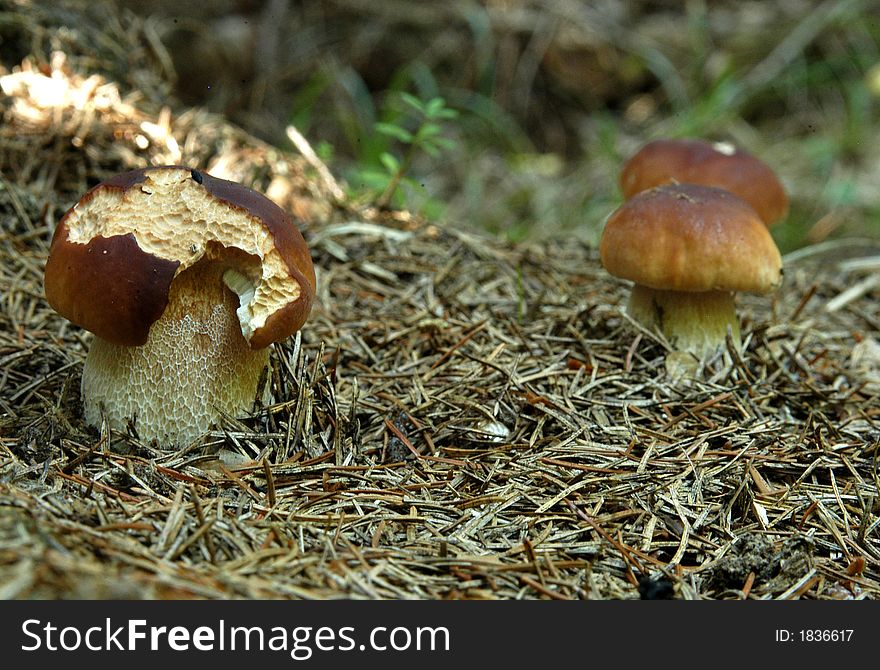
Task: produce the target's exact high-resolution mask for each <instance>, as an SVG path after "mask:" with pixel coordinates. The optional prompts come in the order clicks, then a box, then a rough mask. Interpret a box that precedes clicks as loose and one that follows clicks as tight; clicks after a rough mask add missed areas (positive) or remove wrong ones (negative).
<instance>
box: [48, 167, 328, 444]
mask: <svg viewBox="0 0 880 670" xmlns="http://www.w3.org/2000/svg"><path fill="white" fill-rule="evenodd" d="M45 291H46V297H47V299H48V301H49V304H50V305H52V307H53V308H54V309H55V310H56V311H57V312H58V313H60V314H61V315H62V316H64V317H66V318H67V319H69V320H70V321H72V322H73V323H75V324H77V325H78V326H81V327H82V328H85V329H86V330H89V331H91V332H92V333H94V334H95V338H94V340H93V342H92V345H91V348H90V349H89V353H88V356H87V358H86V362H85V367H84V368H83V375H82V397H83V410H84V414H85V418H86V420H87V422H88V423H89V424H91V425H93V426H98V427H99V426H100V425H101V421H102V415H103V416H106V418H107V420H108V422H109V425H110V426H111V427H113V428H115V429H117V430H123V429H124V428H125V427H126V425H127V424H128V423H129V422H132V421H133V422H134V425H135V429H136V430H137V433H138V435H139V436H140V437H141V438H143V439H147V440H150V439H153V438H155V439H156V440H157V441H158V442H159V443H160V444H162V445H171V444H181V443H186V442H189V441H191V440H193V439H194V438H196V437H198V436H199V435H200V434H201V433H203V432H204V431H205V430H207V429H209V428H210V427H211V425H213V424H216V423H217V421H218V420H219V419H220V418H221V416H223V415H239V414H242V413H245V412H247V411H248V410H249V409H251V408H252V406H253V403H254V402H255V400H257V399H258V398H259V397H260V396H261V388H262V387H261V380H262V381H263V382H265V371H266V367H267V364H268V360H269V348H268V347H269V345H270V344H271V343H273V342H276V341H279V340H282V339H284V338H286V337H288V336H289V335H291V334H292V333H294V332H295V331H297V330H299V328H300V327H301V326H302V325H303V323H304V322H305V320H306V318H307V317H308V314H309V310H310V309H311V305H312V301H313V299H314V295H315V271H314V267H313V265H312V259H311V256H310V255H309V250H308V248H307V247H306V243H305V240H304V239H303V237H302V235H301V234H300V232H299V230H298V229H297V228H296V226H295V225H294V224H293V222H292V221H291V219H290V217H288V215H287V214H286V213H285V212H284V211H283V210H282V209H281V208H280V207H278V206H277V205H276V204H275V203H273V202H272V201H271V200H269V199H268V198H266V197H265V196H263V195H261V194H259V193H257V192H255V191H252V190H251V189H249V188H246V187H244V186H242V185H240V184H237V183H234V182H230V181H225V180H222V179H217V178H215V177H212V176H210V175H208V174H206V173H204V172H199V171H197V170H190V169H189V168H185V167H181V166H164V167H151V168H145V169H141V170H135V171H132V172H126V173H124V174H120V175H118V176H115V177H113V178H111V179H108V180H107V181H105V182H103V183H101V184H99V185H97V186H95V187H94V188H92V189H91V190H90V191H88V192H87V193H86V194H85V195H84V196H83V197H82V198H81V199H80V201H79V202H77V203H76V204H75V205H74V206H73V207H72V208H71V209H70V210H68V211H67V213H66V214H65V215H64V216H63V217H62V219H61V221H60V222H59V223H58V227H57V229H56V230H55V235H54V237H53V239H52V245H51V248H50V251H49V258H48V261H47V263H46V271H45ZM262 399H265V397H263V398H262Z"/></svg>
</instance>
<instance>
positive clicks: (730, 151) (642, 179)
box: [620, 139, 788, 226]
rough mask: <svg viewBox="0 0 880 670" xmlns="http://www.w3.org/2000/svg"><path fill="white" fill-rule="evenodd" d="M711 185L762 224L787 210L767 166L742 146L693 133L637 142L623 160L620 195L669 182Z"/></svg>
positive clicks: (783, 195)
mask: <svg viewBox="0 0 880 670" xmlns="http://www.w3.org/2000/svg"><path fill="white" fill-rule="evenodd" d="M675 182H678V183H687V184H702V185H703V186H715V187H718V188H723V189H725V190H726V191H730V192H731V193H733V194H735V195H738V196H739V197H740V198H742V199H743V200H745V201H746V202H747V203H749V204H750V205H751V206H752V207H753V208H754V209H755V211H756V212H758V215H759V216H760V217H761V219H762V220H763V221H764V223H765V224H766V225H768V226H769V225H771V224H773V223H775V222H777V221H780V220H781V219H784V218H785V217H786V215H787V214H788V196H787V195H786V193H785V188H784V187H783V185H782V183H781V182H780V181H779V178H778V177H777V176H776V174H775V173H774V172H773V170H772V169H771V168H770V167H769V166H768V165H767V164H766V163H764V162H762V161H760V160H759V159H757V158H755V157H754V156H752V155H751V154H748V153H746V152H745V151H740V150H737V149H735V148H734V147H733V146H731V145H728V144H724V143H713V142H707V141H705V140H698V139H676V140H657V141H655V142H650V143H648V144H646V145H645V146H643V147H642V148H641V149H640V150H639V151H638V152H637V153H636V154H635V155H634V156H633V157H632V158H630V159H629V160H628V161H627V162H626V164H625V165H624V166H623V170H622V171H621V173H620V187H621V190H622V191H623V195H624V197H625V198H630V197H632V196H633V195H635V194H636V193H639V192H640V191H645V190H647V189H649V188H653V187H654V186H661V185H663V184H670V183H675Z"/></svg>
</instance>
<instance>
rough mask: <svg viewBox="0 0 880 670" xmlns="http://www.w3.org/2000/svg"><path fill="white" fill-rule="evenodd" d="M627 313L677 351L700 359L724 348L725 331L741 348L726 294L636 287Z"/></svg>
mask: <svg viewBox="0 0 880 670" xmlns="http://www.w3.org/2000/svg"><path fill="white" fill-rule="evenodd" d="M627 312H628V313H629V315H630V316H632V317H633V319H635V320H636V321H638V322H639V323H641V324H642V325H644V326H646V327H647V328H649V329H654V328H656V329H658V330H659V331H660V332H661V333H663V335H664V336H665V337H666V339H667V340H668V341H669V343H670V344H671V345H672V346H673V347H674V348H675V349H676V350H677V351H686V352H689V353H692V354H694V355H696V356H697V357H702V356H705V355H708V354H711V353H713V352H714V351H716V350H718V349H723V348H724V347H725V346H726V342H727V330H728V328H729V329H730V330H731V333H732V336H733V342H734V344H735V345H736V346H737V347H738V346H739V345H740V331H739V321H738V319H737V317H736V309H735V305H734V301H733V293H730V292H728V291H699V292H690V291H661V290H658V289H652V288H648V287H647V286H641V285H639V284H636V285H635V286H633V290H632V293H631V294H630V298H629V304H628V305H627Z"/></svg>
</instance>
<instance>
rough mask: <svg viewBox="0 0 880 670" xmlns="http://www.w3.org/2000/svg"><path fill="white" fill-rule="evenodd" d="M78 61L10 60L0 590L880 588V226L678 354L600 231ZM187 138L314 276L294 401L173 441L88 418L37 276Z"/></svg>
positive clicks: (577, 594) (1, 303) (798, 259)
mask: <svg viewBox="0 0 880 670" xmlns="http://www.w3.org/2000/svg"><path fill="white" fill-rule="evenodd" d="M86 65H87V64H84V63H83V62H82V61H80V60H76V59H74V58H67V57H65V56H64V55H62V54H60V53H59V54H56V55H55V56H53V58H52V60H51V62H49V63H46V64H44V66H43V67H34V66H28V65H25V66H22V67H18V68H16V71H14V72H13V71H10V70H7V71H5V72H4V73H3V74H2V76H0V87H2V91H3V96H2V98H0V113H2V116H3V124H2V126H0V175H2V178H0V256H2V258H0V413H2V414H0V598H86V599H94V598H334V597H346V598H422V599H446V598H490V599H532V598H552V599H582V598H583V599H609V598H638V597H640V595H641V596H642V597H666V596H674V597H679V598H689V599H701V598H702V599H738V598H753V599H754V598H758V599H775V598H809V599H861V598H876V597H878V596H880V495H878V462H877V461H878V450H880V430H878V420H880V403H878V397H880V343H878V340H880V300H878V280H877V277H878V266H880V260H878V258H880V249H878V248H877V247H873V248H872V247H870V246H869V245H866V244H865V243H864V241H860V240H853V241H847V240H845V239H844V240H835V241H834V242H832V243H827V244H824V245H819V246H815V247H807V248H804V249H801V250H799V251H797V252H794V253H791V254H789V255H787V256H786V257H785V282H784V284H783V286H782V287H781V289H780V290H779V291H778V292H777V293H775V294H774V295H772V296H749V295H740V296H738V298H737V302H738V310H739V314H740V317H741V322H742V330H743V340H744V345H743V348H742V351H741V352H739V351H737V350H736V349H733V348H731V350H730V351H728V352H723V353H722V354H720V355H718V356H716V357H715V358H713V359H710V360H707V361H703V362H702V363H701V364H699V365H695V366H692V368H691V369H690V371H689V373H688V374H687V375H685V376H684V377H681V376H673V375H670V373H669V372H667V358H668V354H669V353H670V348H669V345H668V343H666V342H665V341H663V338H662V337H660V336H658V335H657V334H655V333H651V332H648V331H646V330H645V329H643V328H640V327H639V326H638V325H637V324H635V323H633V322H632V321H631V320H630V319H628V318H627V316H626V314H625V309H624V306H625V304H626V300H627V295H628V291H629V287H628V285H627V284H626V283H625V282H622V281H619V280H617V279H615V278H613V277H610V276H609V275H608V274H607V273H606V272H605V271H604V270H603V269H602V267H601V265H600V264H599V262H598V258H597V255H596V253H595V251H594V250H592V249H590V248H588V247H587V246H586V245H584V244H582V243H580V242H577V241H572V240H570V239H548V240H541V241H539V242H525V243H522V244H518V245H513V244H507V243H502V242H498V241H495V240H492V239H489V238H487V237H483V236H480V235H477V234H470V233H465V232H461V231H459V230H453V229H446V228H445V227H442V226H439V225H437V224H433V223H430V222H427V221H424V220H421V219H420V218H419V217H415V216H413V215H410V214H408V213H406V212H395V211H390V212H389V211H376V210H373V209H370V208H357V207H354V206H352V205H350V204H349V203H347V202H346V201H345V199H344V196H342V194H341V193H340V192H339V191H338V187H337V186H336V185H335V182H334V181H333V178H332V177H330V176H329V174H328V173H326V172H324V170H323V166H322V164H321V163H320V162H319V161H318V160H317V158H315V157H308V158H304V157H303V156H300V155H296V154H290V153H285V152H283V151H280V150H278V149H275V148H273V147H270V146H268V145H267V144H265V143H263V142H261V141H259V140H257V139H255V138H253V137H250V136H249V135H247V134H246V133H245V132H243V131H241V130H240V129H238V128H236V127H234V126H231V125H229V124H228V123H227V122H226V121H225V120H223V119H222V118H221V117H219V116H215V115H212V114H209V113H207V112H204V111H202V110H199V109H196V108H193V109H186V110H173V111H172V110H168V109H167V108H166V109H165V110H161V111H159V112H155V111H154V110H152V109H149V108H148V106H146V105H142V104H141V98H140V97H139V96H138V95H137V94H131V93H125V92H121V91H120V89H119V87H118V86H117V85H116V84H115V83H114V82H112V81H109V80H107V79H106V78H104V77H102V76H100V75H97V74H94V73H93V72H90V71H89V69H88V68H87V66H86ZM145 85H146V84H145ZM301 148H302V149H303V151H304V152H305V154H308V149H307V147H306V145H305V143H303V144H302V147H301ZM180 161H184V162H186V163H187V164H188V165H191V166H192V167H198V168H200V169H204V170H206V171H208V172H209V173H211V174H214V175H215V176H219V177H224V178H229V179H235V180H237V181H242V182H244V183H246V184H248V185H252V186H254V187H255V188H258V189H260V190H262V191H264V192H266V193H268V194H269V195H270V196H271V197H273V199H275V200H276V201H278V202H279V204H281V205H282V206H285V207H286V208H288V209H289V210H290V211H293V212H294V213H296V214H297V215H298V216H299V217H301V218H302V220H303V233H304V235H305V237H306V240H307V241H308V243H309V245H310V248H311V250H312V253H313V258H314V261H315V265H316V268H317V269H318V298H317V301H316V305H315V308H314V309H313V312H312V315H311V318H310V319H309V321H308V322H307V323H306V326H305V327H304V329H303V330H302V332H301V334H300V335H298V336H297V337H295V338H293V339H291V340H290V341H289V342H286V343H284V344H282V345H279V346H276V347H275V349H274V351H273V354H272V377H271V379H272V388H273V392H274V395H275V398H276V399H277V400H276V402H274V403H273V404H271V405H269V406H267V407H264V408H262V409H261V410H260V411H259V412H257V413H255V414H254V415H253V416H250V417H245V418H241V419H233V418H230V419H229V421H228V422H227V423H226V424H225V425H224V426H222V427H221V428H220V429H218V430H217V431H215V432H213V433H210V434H209V435H207V436H205V438H203V439H201V440H199V441H197V442H196V443H194V444H192V445H187V446H185V447H183V448H180V449H176V450H174V451H167V450H163V449H160V448H158V447H157V446H156V445H151V444H145V443H142V442H141V441H139V440H138V439H137V437H136V436H135V435H121V434H117V433H105V434H103V435H99V434H98V433H97V432H96V431H94V430H93V429H91V428H89V427H88V426H86V425H85V423H84V421H83V418H82V416H81V407H80V401H79V380H80V374H81V371H82V365H83V361H84V358H85V354H86V352H87V350H88V344H89V341H90V337H91V336H90V335H88V334H87V333H84V332H82V331H81V330H80V329H78V328H76V327H74V326H72V325H71V324H69V323H68V322H66V321H65V320H64V319H63V318H61V317H60V316H58V315H57V314H55V313H54V312H53V311H52V309H51V308H50V307H49V306H48V304H47V303H46V300H45V298H44V295H43V289H42V276H43V267H44V263H45V258H46V254H47V250H48V245H49V242H50V240H51V235H52V232H53V230H54V226H55V222H56V221H57V219H58V216H59V215H60V214H61V213H63V211H64V210H66V209H67V208H68V207H69V206H70V205H72V204H73V203H74V202H75V201H76V200H77V199H78V197H79V195H81V193H82V192H83V191H84V190H85V189H86V188H88V187H89V186H91V185H93V184H95V183H97V182H98V181H100V180H102V179H103V178H105V177H107V176H109V175H111V174H114V173H116V172H120V171H123V170H125V169H130V168H135V167H141V166H143V165H147V164H162V163H174V162H180Z"/></svg>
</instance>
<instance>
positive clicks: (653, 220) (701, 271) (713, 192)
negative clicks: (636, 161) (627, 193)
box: [599, 184, 782, 293]
mask: <svg viewBox="0 0 880 670" xmlns="http://www.w3.org/2000/svg"><path fill="white" fill-rule="evenodd" d="M599 254H600V257H601V260H602V265H603V266H604V267H605V269H606V270H608V272H610V273H611V274H612V275H614V276H616V277H621V278H623V279H630V280H632V281H634V282H635V283H636V284H641V285H643V286H648V287H650V288H654V289H663V290H670V291H748V292H752V293H768V292H770V291H772V290H773V289H775V288H776V287H777V286H778V285H779V284H780V282H781V281H782V259H781V258H780V256H779V250H778V249H777V248H776V244H775V243H774V241H773V238H772V237H770V233H769V231H768V230H767V226H766V225H764V223H763V222H762V221H761V219H760V218H759V217H758V215H757V213H756V212H755V211H754V210H753V209H752V208H751V207H750V206H749V205H748V204H747V203H745V202H744V201H742V200H741V199H739V198H738V197H736V196H735V195H733V194H731V193H729V192H728V191H725V190H722V189H719V188H712V187H708V186H698V185H695V184H677V185H670V186H659V187H657V188H653V189H650V190H648V191H643V192H641V193H638V194H637V195H635V196H633V197H632V198H631V199H630V200H627V201H626V202H625V203H623V205H621V206H620V207H619V208H618V209H617V210H616V211H615V212H614V213H613V214H612V215H611V217H610V218H609V219H608V222H607V223H606V224H605V230H604V231H603V233H602V239H601V240H600V242H599Z"/></svg>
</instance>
